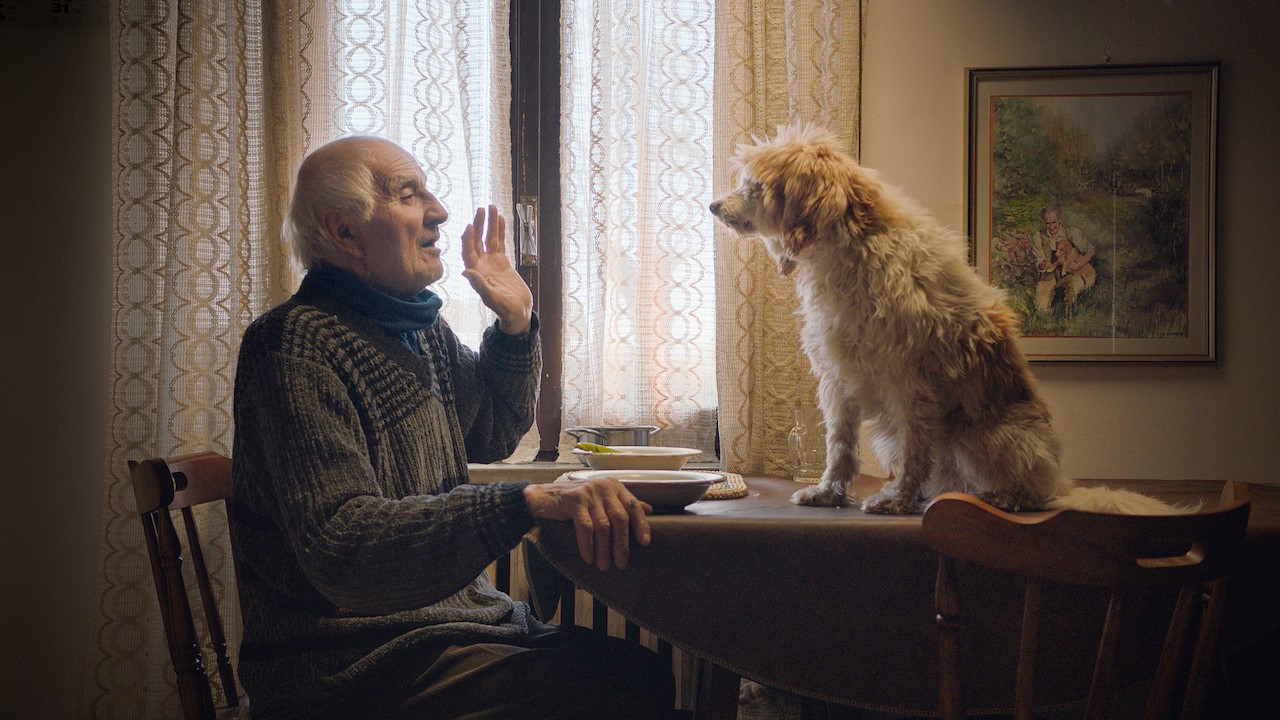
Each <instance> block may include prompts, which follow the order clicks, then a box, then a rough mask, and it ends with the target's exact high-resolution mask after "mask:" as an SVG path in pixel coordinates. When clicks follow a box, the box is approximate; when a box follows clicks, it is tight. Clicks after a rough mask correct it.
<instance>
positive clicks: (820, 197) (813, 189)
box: [781, 154, 855, 256]
mask: <svg viewBox="0 0 1280 720" xmlns="http://www.w3.org/2000/svg"><path fill="white" fill-rule="evenodd" d="M834 160H835V159H834V158H833V157H831V156H830V155H827V154H824V155H823V156H820V158H819V162H816V163H813V164H811V165H810V167H808V168H806V169H805V170H804V171H802V172H793V173H791V174H789V175H788V176H787V177H786V180H785V181H784V184H783V189H782V194H783V198H782V202H781V205H782V234H783V238H782V241H783V246H784V247H785V249H786V251H787V253H788V254H790V255H792V256H796V255H799V254H800V251H801V250H803V249H804V248H805V247H807V246H808V245H809V244H810V243H811V242H813V241H814V240H815V239H816V238H818V237H820V236H825V235H832V234H833V233H834V230H835V228H834V226H835V225H836V224H837V223H841V222H844V221H845V219H846V215H847V214H848V213H849V212H850V210H854V209H855V208H853V202H854V201H855V200H854V199H855V195H854V193H853V189H852V188H849V187H847V186H848V183H847V182H844V180H843V178H844V176H846V175H847V173H844V172H840V170H841V168H839V167H837V166H838V163H837V162H835V161H834Z"/></svg>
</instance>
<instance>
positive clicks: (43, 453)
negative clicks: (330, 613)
mask: <svg viewBox="0 0 1280 720" xmlns="http://www.w3.org/2000/svg"><path fill="white" fill-rule="evenodd" d="M0 67H3V68H4V70H3V73H0V77H2V78H3V80H2V81H0V107H3V108H4V111H3V112H0V245H2V246H3V248H4V255H3V259H2V260H0V307H3V308H4V310H3V314H2V315H0V317H2V318H3V339H2V340H0V378H3V380H2V381H0V382H2V383H3V385H2V387H3V393H0V408H2V409H0V415H2V417H0V428H3V432H0V482H2V483H3V485H2V486H0V492H2V493H3V495H2V498H3V499H2V500H0V578H2V579H0V708H3V710H0V715H3V716H4V717H11V718H32V719H33V720H45V719H46V718H50V719H60V718H70V717H73V716H74V709H75V702H76V691H77V689H78V687H79V679H80V675H79V672H80V667H81V665H82V661H83V657H84V654H85V648H86V647H87V644H86V643H87V640H88V636H87V634H86V633H87V631H88V622H89V621H88V617H89V610H90V607H91V606H90V601H91V598H92V596H93V593H94V590H95V586H94V580H93V578H94V568H95V567H96V565H97V562H98V540H97V539H98V537H100V533H99V532H98V528H99V523H100V515H101V513H100V508H101V505H102V478H103V454H104V444H105V439H106V429H105V428H106V425H105V419H106V407H107V367H108V348H109V338H110V330H111V325H110V324H111V312H110V306H111V210H110V201H111V170H110V148H111V120H110V115H109V106H110V86H111V75H110V71H109V66H108V62H107V30H106V28H105V27H104V28H96V29H85V28H53V27H21V26H17V27H15V26H13V25H12V24H0Z"/></svg>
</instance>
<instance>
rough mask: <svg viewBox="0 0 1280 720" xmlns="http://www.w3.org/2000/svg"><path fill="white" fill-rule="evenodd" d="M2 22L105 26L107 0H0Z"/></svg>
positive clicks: (8, 23)
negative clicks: (55, 0) (56, 0)
mask: <svg viewBox="0 0 1280 720" xmlns="http://www.w3.org/2000/svg"><path fill="white" fill-rule="evenodd" d="M0 24H3V25H39V26H58V25H62V26H67V27H101V26H103V25H106V24H107V0H61V1H60V2H54V1H53V0H0Z"/></svg>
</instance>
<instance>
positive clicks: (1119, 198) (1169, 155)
mask: <svg viewBox="0 0 1280 720" xmlns="http://www.w3.org/2000/svg"><path fill="white" fill-rule="evenodd" d="M990 112H991V130H992V135H991V157H990V160H991V177H990V180H991V183H990V202H991V204H990V211H991V216H990V220H991V244H990V253H991V255H990V263H991V265H990V271H991V281H992V282H993V283H995V284H996V285H998V286H1000V287H1002V288H1004V289H1005V290H1006V291H1007V292H1008V295H1009V300H1010V304H1011V305H1012V306H1013V308H1014V309H1015V310H1016V311H1017V312H1018V313H1019V315H1020V316H1021V318H1022V332H1023V335H1024V336H1025V337H1037V336H1039V337H1046V336H1048V337H1075V338H1115V337H1119V338H1178V337H1185V336H1187V334H1188V331H1189V330H1188V329H1189V322H1188V282H1189V277H1188V272H1189V263H1188V257H1189V249H1190V235H1191V229H1190V226H1189V217H1190V198H1191V192H1192V188H1191V165H1192V158H1191V147H1192V144H1191V141H1190V133H1191V131H1192V103H1191V96H1190V94H1189V93H1167V94H1160V93H1152V94H1136V93H1135V94H1110V95H1061V96H1055V95H1044V96H996V97H993V98H991V105H990Z"/></svg>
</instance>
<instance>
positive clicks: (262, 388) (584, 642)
mask: <svg viewBox="0 0 1280 720" xmlns="http://www.w3.org/2000/svg"><path fill="white" fill-rule="evenodd" d="M447 218H448V214H447V213H446V212H445V210H444V208H443V207H442V206H441V205H440V203H439V201H438V200H436V198H435V197H434V196H432V194H431V193H430V192H428V190H427V188H426V182H425V177H424V175H423V172H422V169H421V168H420V167H419V166H418V163H417V162H416V161H415V160H414V158H413V157H412V156H411V155H409V154H408V153H407V152H405V151H404V150H403V149H401V148H400V147H398V146H397V145H395V144H393V143H391V142H388V141H386V140H382V139H378V138H368V137H353V138H344V139H342V140H338V141H335V142H333V143H330V144H328V145H325V146H323V147H321V148H319V149H318V150H316V151H315V152H314V153H312V154H311V155H309V156H308V157H307V158H306V159H305V160H304V161H303V163H302V166H301V168H300V169H299V171H298V178H297V183H296V186H295V190H294V196H293V201H292V205H291V207H290V211H289V218H288V220H287V222H286V227H285V233H286V235H287V236H288V237H289V239H290V241H291V242H292V244H293V249H294V253H295V254H296V256H297V257H298V259H299V260H300V261H301V262H302V263H303V265H305V266H306V267H307V268H308V271H307V274H306V277H305V279H304V280H303V282H302V285H301V287H300V288H299V290H298V292H297V294H295V295H294V296H293V297H292V298H291V299H289V300H288V301H286V302H284V303H283V304H281V305H279V306H278V307H276V308H274V309H272V310H271V311H270V312H268V313H266V314H264V315H263V316H262V317H260V318H258V319H257V320H256V321H255V322H254V323H253V324H252V325H251V326H250V327H249V329H248V330H247V331H246V333H245V336H244V341H243V343H242V344H241V349H240V360H239V366H238V370H237V374H236V388H235V421H236V436H235V447H234V503H233V510H232V513H231V518H230V521H231V531H232V540H233V543H234V547H235V556H236V561H237V571H238V577H239V586H240V597H241V605H242V610H243V615H244V623H245V626H244V640H243V644H242V646H241V651H240V659H239V661H240V674H241V678H242V681H243V683H244V686H245V688H246V690H247V691H248V693H249V696H250V697H251V698H252V701H253V715H254V718H255V720H272V719H280V718H309V719H316V718H453V717H468V718H495V719H496V718H603V717H610V718H632V717H634V718H652V717H667V716H669V714H670V713H671V709H672V706H673V704H674V702H673V699H674V682H673V679H672V676H671V670H670V668H669V667H665V666H664V665H663V664H662V663H661V662H660V661H659V660H658V658H657V656H656V655H655V654H654V653H652V652H649V651H648V650H646V649H644V648H643V647H640V646H637V645H634V644H629V643H625V642H623V641H621V640H615V639H613V638H600V637H597V636H596V635H595V634H594V633H590V632H588V631H582V630H581V629H580V628H559V627H555V626H550V625H544V624H542V623H540V622H539V621H538V620H537V619H536V618H535V617H533V615H532V614H531V612H530V610H529V607H528V606H527V605H525V604H524V603H517V602H514V601H512V599H511V598H510V597H508V596H507V595H505V594H504V593H502V592H499V591H498V590H496V589H495V588H494V587H493V586H492V585H491V584H490V582H489V581H488V579H487V577H486V576H485V574H484V570H485V568H486V566H488V564H489V563H491V562H492V561H493V560H494V559H496V558H498V557H499V556H501V555H504V554H505V553H507V552H508V551H509V550H511V548H512V547H514V546H515V545H516V543H518V542H519V541H520V539H521V537H522V536H523V535H524V533H525V532H526V531H528V530H529V529H531V528H532V527H533V526H534V523H535V522H538V521H557V520H558V521H571V522H573V524H574V526H575V529H576V532H577V537H578V544H579V550H580V552H581V554H582V558H583V560H585V561H587V562H590V563H593V564H595V565H596V566H597V567H599V568H600V569H601V570H607V569H610V568H611V567H618V568H624V567H625V566H626V564H627V557H628V551H629V548H630V540H631V537H632V536H634V537H635V539H636V541H637V542H639V543H641V544H647V543H648V542H649V526H648V522H647V520H646V517H645V515H646V513H647V512H648V511H650V510H651V509H652V508H650V507H648V506H647V505H645V504H644V503H642V502H640V501H638V500H637V499H636V498H634V497H633V496H632V495H631V494H630V493H629V492H627V490H626V489H625V488H624V487H623V486H622V485H621V484H620V483H618V482H617V481H614V480H608V481H603V482H591V483H582V482H575V483H555V484H542V485H533V484H528V483H495V484H491V485H471V484H468V477H467V461H468V460H474V461H481V462H489V461H493V460H498V459H501V458H504V457H507V456H509V455H510V453H511V452H512V451H513V450H514V449H515V447H516V444H517V442H518V441H519V439H520V437H521V435H522V434H523V433H524V432H525V431H527V430H528V429H529V427H530V425H531V423H532V419H533V407H534V394H535V383H536V382H537V377H538V371H539V367H540V360H539V352H538V340H537V319H536V316H534V315H533V313H532V311H531V308H532V305H533V301H532V296H531V294H530V292H529V289H528V287H527V286H526V285H525V284H524V282H523V281H522V280H521V279H520V276H519V274H518V273H517V272H516V271H515V270H514V268H512V266H511V264H510V262H509V261H508V259H507V257H506V255H505V253H504V239H503V235H504V231H505V228H504V221H503V219H502V217H501V216H500V215H498V213H497V211H496V210H495V208H494V207H492V206H490V207H489V208H488V210H487V211H486V210H478V211H477V212H476V214H475V217H474V219H473V221H472V223H471V224H470V225H468V226H467V227H466V229H465V230H463V232H462V260H463V266H464V268H465V269H464V270H463V273H462V274H463V275H464V276H465V277H466V278H467V279H468V281H469V282H470V283H471V286H472V288H473V289H474V290H475V291H476V293H477V294H479V296H480V297H481V299H482V300H483V301H484V303H485V304H486V305H487V306H488V307H489V308H490V309H492V310H493V311H494V313H495V314H496V315H497V321H496V322H495V323H494V325H493V326H492V327H490V328H489V329H488V330H486V332H485V334H484V337H483V339H482V341H481V343H480V347H479V350H478V351H473V350H472V349H470V348H468V347H466V346H464V345H463V344H462V343H461V342H459V340H458V338H457V336H456V335H454V333H453V332H452V331H451V330H450V329H449V326H448V324H447V323H446V322H445V320H444V319H443V318H441V317H440V316H439V315H438V311H439V309H440V303H441V301H440V299H439V298H438V297H437V296H436V295H435V294H434V293H432V292H431V291H430V290H427V289H426V288H427V286H428V285H430V284H431V283H433V282H435V281H436V280H439V279H440V277H441V276H442V275H443V273H444V266H443V264H442V262H441V248H440V247H439V240H440V226H441V225H442V224H443V223H444V222H445V220H446V219H447Z"/></svg>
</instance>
